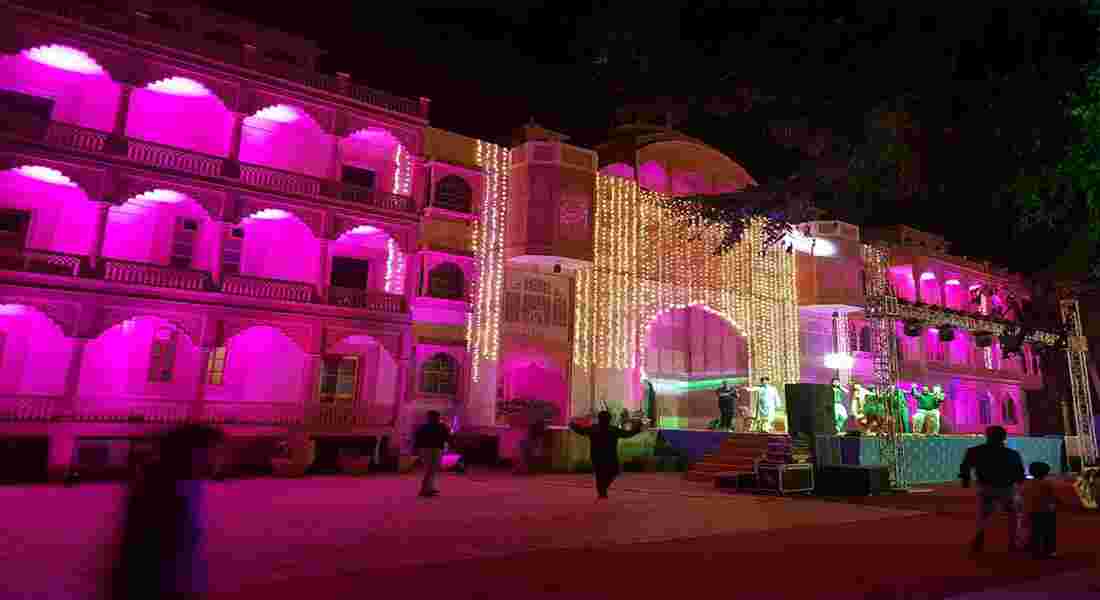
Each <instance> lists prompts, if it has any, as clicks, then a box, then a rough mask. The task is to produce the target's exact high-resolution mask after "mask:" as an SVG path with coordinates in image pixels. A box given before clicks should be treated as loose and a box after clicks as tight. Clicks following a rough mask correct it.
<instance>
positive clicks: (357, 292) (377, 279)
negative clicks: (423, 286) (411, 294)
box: [325, 225, 405, 305]
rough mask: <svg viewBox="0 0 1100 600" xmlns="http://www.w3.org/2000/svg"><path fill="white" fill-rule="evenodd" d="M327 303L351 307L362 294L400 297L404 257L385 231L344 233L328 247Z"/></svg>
mask: <svg viewBox="0 0 1100 600" xmlns="http://www.w3.org/2000/svg"><path fill="white" fill-rule="evenodd" d="M329 256H330V259H329V260H330V263H331V264H330V276H329V281H327V282H325V283H326V284H328V285H329V286H330V288H329V297H330V301H332V302H333V303H336V304H349V303H350V305H354V302H355V298H358V297H360V296H361V295H362V294H363V293H364V292H369V291H373V292H387V293H391V294H400V293H401V290H403V289H404V279H405V254H404V253H403V252H401V249H400V246H398V244H397V242H396V241H395V240H394V239H393V237H392V236H390V235H389V234H388V233H386V232H385V231H383V230H381V229H378V228H377V227H373V226H370V225H360V226H358V227H355V228H353V229H350V230H348V231H347V232H345V233H344V234H343V235H341V236H340V237H339V238H337V239H336V241H334V242H333V243H332V244H330V245H329Z"/></svg>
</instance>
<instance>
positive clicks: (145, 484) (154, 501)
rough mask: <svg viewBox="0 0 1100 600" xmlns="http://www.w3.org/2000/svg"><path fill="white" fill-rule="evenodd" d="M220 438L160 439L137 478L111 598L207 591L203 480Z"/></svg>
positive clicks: (192, 433) (201, 430) (189, 430)
mask: <svg viewBox="0 0 1100 600" xmlns="http://www.w3.org/2000/svg"><path fill="white" fill-rule="evenodd" d="M221 439H222V433H221V432H220V431H219V430H217V429H214V428H212V427H207V426H203V425H186V426H184V427H180V428H178V429H176V430H174V431H172V432H169V433H168V434H166V435H164V436H162V437H161V438H160V440H159V450H160V457H159V459H158V460H153V461H151V463H150V464H149V465H147V466H146V467H145V468H143V469H140V470H138V471H137V472H136V473H135V479H134V481H133V482H132V484H131V486H130V494H129V498H128V500H127V505H126V513H125V517H124V519H125V521H124V523H123V527H122V536H121V537H122V539H121V542H122V543H121V547H120V555H119V560H118V561H117V562H116V564H115V569H114V571H113V572H112V581H111V584H110V592H111V597H112V598H116V599H119V600H121V599H124V598H190V597H197V595H199V594H202V593H204V592H205V591H206V561H205V557H204V556H203V530H202V521H203V494H202V482H201V480H202V479H203V478H205V477H208V476H209V474H210V471H211V469H210V456H209V451H210V449H211V447H212V446H214V445H215V444H217V443H218V442H219V441H220V440H221Z"/></svg>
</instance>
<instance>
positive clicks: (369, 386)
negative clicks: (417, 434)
mask: <svg viewBox="0 0 1100 600" xmlns="http://www.w3.org/2000/svg"><path fill="white" fill-rule="evenodd" d="M326 352H327V353H328V354H329V355H332V356H356V357H358V358H359V397H358V401H357V406H359V407H360V408H365V409H366V413H367V415H369V417H370V419H371V421H372V422H374V423H384V422H386V421H387V420H388V419H390V418H392V417H393V416H394V414H395V413H394V409H395V399H396V397H397V390H398V381H397V375H398V370H397V363H396V362H395V361H394V360H393V357H392V356H391V355H390V353H389V352H388V351H387V350H385V349H384V348H382V346H381V345H380V344H379V343H378V342H377V341H376V340H375V339H374V338H371V337H370V336H365V335H354V336H349V337H347V338H344V339H343V340H341V341H339V342H337V343H335V344H333V345H331V346H329V348H328V349H327V350H326Z"/></svg>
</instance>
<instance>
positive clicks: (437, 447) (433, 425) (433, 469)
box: [413, 410, 451, 498]
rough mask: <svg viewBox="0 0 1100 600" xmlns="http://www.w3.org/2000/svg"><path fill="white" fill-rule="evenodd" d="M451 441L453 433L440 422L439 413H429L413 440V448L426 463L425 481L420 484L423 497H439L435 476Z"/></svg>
mask: <svg viewBox="0 0 1100 600" xmlns="http://www.w3.org/2000/svg"><path fill="white" fill-rule="evenodd" d="M449 441H451V431H450V430H449V429H447V426H446V425H444V424H443V423H442V421H441V420H440V414H439V411H437V410H430V411H428V422H427V423H425V424H423V425H421V426H420V427H419V428H418V429H417V430H416V436H415V438H414V439H413V447H414V449H415V450H416V451H417V452H418V453H419V454H420V461H421V462H423V463H424V480H423V481H421V483H420V495H421V496H422V497H425V498H430V497H432V496H438V495H439V490H437V489H436V488H435V474H436V473H438V472H439V464H440V461H441V460H442V459H443V448H444V446H446V445H447V442H449Z"/></svg>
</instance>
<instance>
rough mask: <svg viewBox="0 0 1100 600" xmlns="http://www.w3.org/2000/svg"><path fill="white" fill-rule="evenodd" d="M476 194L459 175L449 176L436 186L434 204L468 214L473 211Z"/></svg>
mask: <svg viewBox="0 0 1100 600" xmlns="http://www.w3.org/2000/svg"><path fill="white" fill-rule="evenodd" d="M473 199H474V192H473V190H472V189H470V184H468V183H466V180H465V179H463V178H462V177H459V176H458V175H448V176H446V177H444V178H442V179H440V180H439V182H438V183H436V184H435V197H434V200H433V201H432V203H433V204H434V205H435V206H438V207H439V208H443V209H446V210H453V211H457V212H463V213H468V212H471V211H472V210H473Z"/></svg>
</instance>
